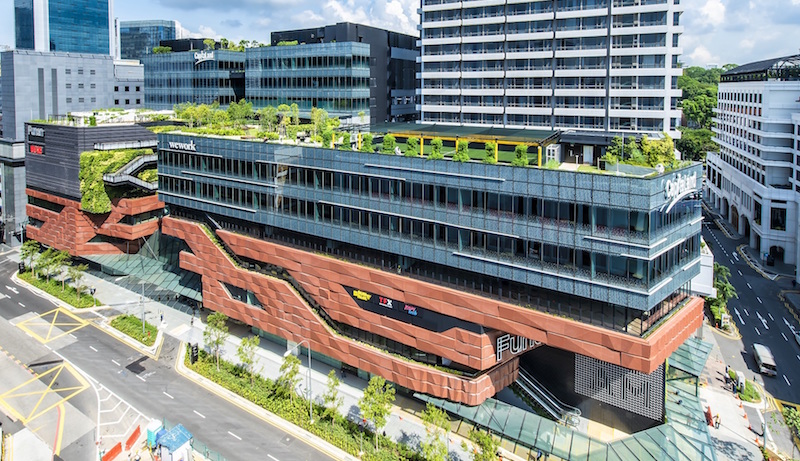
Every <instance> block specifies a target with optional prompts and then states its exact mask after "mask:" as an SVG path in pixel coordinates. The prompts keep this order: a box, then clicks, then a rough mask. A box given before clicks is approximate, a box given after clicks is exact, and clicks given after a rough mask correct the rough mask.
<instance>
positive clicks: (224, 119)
mask: <svg viewBox="0 0 800 461" xmlns="http://www.w3.org/2000/svg"><path fill="white" fill-rule="evenodd" d="M229 120H230V118H229V117H228V112H227V111H224V110H222V109H217V110H215V111H213V114H212V115H211V121H212V122H213V123H214V125H217V126H222V125H225V124H226V123H228V121H229Z"/></svg>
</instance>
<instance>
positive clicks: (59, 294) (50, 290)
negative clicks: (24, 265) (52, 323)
mask: <svg viewBox="0 0 800 461" xmlns="http://www.w3.org/2000/svg"><path fill="white" fill-rule="evenodd" d="M17 277H19V278H20V279H21V280H24V281H26V282H28V283H30V284H31V285H33V286H35V287H36V288H38V289H40V290H42V291H45V292H47V294H49V295H52V296H55V297H56V298H58V299H60V300H61V301H64V302H65V303H67V304H69V305H71V306H73V307H79V308H81V307H92V306H97V305H99V304H100V302H99V301H97V300H96V299H95V298H94V297H92V296H91V295H90V294H89V293H87V292H86V291H82V292H81V295H80V297H78V292H77V291H75V288H74V287H72V286H71V285H70V284H67V285H66V286H64V287H63V289H62V283H61V281H60V280H56V279H54V278H51V279H50V281H49V282H48V281H47V279H45V278H41V277H34V276H33V274H31V271H25V272H20V273H19V274H18V275H17Z"/></svg>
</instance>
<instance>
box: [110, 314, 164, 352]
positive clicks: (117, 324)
mask: <svg viewBox="0 0 800 461" xmlns="http://www.w3.org/2000/svg"><path fill="white" fill-rule="evenodd" d="M111 326H112V327H114V328H116V329H117V330H119V331H121V332H123V333H125V334H126V335H128V336H130V337H131V338H133V339H135V340H137V341H139V342H140V343H142V344H144V345H145V346H152V345H153V344H154V343H155V342H156V335H158V329H157V328H156V327H155V326H153V325H152V324H151V323H150V322H144V329H145V333H144V335H142V321H141V320H139V318H138V317H135V316H133V315H127V314H124V315H120V316H117V317H115V318H114V320H112V321H111Z"/></svg>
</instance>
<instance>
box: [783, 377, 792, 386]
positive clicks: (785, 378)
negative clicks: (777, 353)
mask: <svg viewBox="0 0 800 461" xmlns="http://www.w3.org/2000/svg"><path fill="white" fill-rule="evenodd" d="M783 380H784V381H786V384H788V385H790V386H791V385H792V383H790V382H789V378H787V377H786V375H783Z"/></svg>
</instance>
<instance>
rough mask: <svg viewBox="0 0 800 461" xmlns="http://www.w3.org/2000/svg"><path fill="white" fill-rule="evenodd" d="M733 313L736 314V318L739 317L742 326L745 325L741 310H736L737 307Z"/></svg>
mask: <svg viewBox="0 0 800 461" xmlns="http://www.w3.org/2000/svg"><path fill="white" fill-rule="evenodd" d="M733 312H734V313H735V314H736V316H737V317H739V322H740V323H741V324H742V325H744V319H743V318H742V314H740V313H739V309H737V308H735V307H734V308H733Z"/></svg>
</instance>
